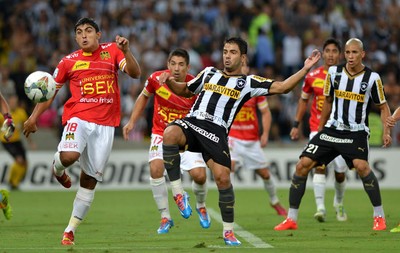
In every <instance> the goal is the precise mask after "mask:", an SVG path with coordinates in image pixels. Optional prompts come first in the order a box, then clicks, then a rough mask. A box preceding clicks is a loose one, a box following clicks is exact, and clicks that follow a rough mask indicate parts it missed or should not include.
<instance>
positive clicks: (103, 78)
mask: <svg viewBox="0 0 400 253" xmlns="http://www.w3.org/2000/svg"><path fill="white" fill-rule="evenodd" d="M81 92H82V95H86V94H89V95H92V94H110V93H115V89H114V75H100V76H95V77H90V78H84V79H82V89H81Z"/></svg>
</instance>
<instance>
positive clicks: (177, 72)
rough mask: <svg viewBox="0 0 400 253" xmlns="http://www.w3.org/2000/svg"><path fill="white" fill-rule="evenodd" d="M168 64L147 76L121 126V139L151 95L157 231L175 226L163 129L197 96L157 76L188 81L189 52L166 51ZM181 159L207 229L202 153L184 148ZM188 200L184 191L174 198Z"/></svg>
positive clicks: (151, 158)
mask: <svg viewBox="0 0 400 253" xmlns="http://www.w3.org/2000/svg"><path fill="white" fill-rule="evenodd" d="M167 65H168V69H167V70H162V71H156V72H154V73H153V74H151V75H150V76H149V78H148V79H147V81H146V83H145V87H144V88H143V91H142V93H141V94H140V96H139V98H138V99H137V101H136V103H135V107H134V109H133V111H132V113H131V118H130V120H129V122H128V123H127V124H126V125H125V126H124V127H123V135H124V138H125V139H126V140H128V138H129V132H130V131H131V130H132V129H134V127H135V124H136V122H137V121H138V119H139V118H140V117H141V115H142V114H143V111H144V109H145V107H146V104H147V102H148V100H149V97H150V96H151V95H154V111H153V126H152V134H151V144H150V149H149V165H150V185H151V189H152V192H153V198H154V200H155V202H156V205H157V207H158V210H159V211H160V213H161V223H160V227H159V228H158V230H157V232H158V233H159V234H165V233H168V232H169V230H170V228H171V227H172V226H173V225H174V222H173V220H172V219H171V214H170V211H169V204H168V189H167V184H166V181H165V177H164V174H166V173H165V168H164V162H163V148H162V144H163V132H164V129H165V127H166V126H167V125H168V124H169V123H170V122H172V121H173V120H175V119H180V118H183V117H184V116H185V115H186V114H187V113H188V112H189V110H190V108H191V107H192V105H193V103H194V101H195V100H196V98H197V96H192V97H190V98H185V97H180V96H178V95H176V94H175V93H173V92H172V91H171V90H170V89H169V88H168V86H167V85H166V84H162V85H160V84H159V79H160V75H162V74H163V73H164V72H168V73H171V75H173V76H174V77H175V78H176V79H177V80H179V81H182V82H183V81H185V82H188V81H190V80H191V79H193V76H192V75H190V74H188V71H189V68H190V65H189V54H188V52H187V51H186V50H184V49H180V48H178V49H175V50H174V51H172V52H171V53H170V54H169V57H168V62H167ZM181 159H182V163H181V169H182V170H183V171H188V172H189V174H190V176H191V177H192V178H193V181H192V188H193V192H194V193H195V195H196V200H197V204H196V210H197V213H198V214H199V218H200V225H201V226H202V227H203V228H208V227H209V226H210V217H209V215H208V213H207V209H206V206H205V200H206V196H207V187H206V179H207V176H206V164H205V162H204V160H203V157H202V155H201V153H195V152H189V151H186V152H183V153H181ZM187 199H188V194H187V193H186V192H185V193H184V194H183V195H181V196H179V197H176V198H175V201H177V202H179V201H186V200H187ZM178 206H179V204H178ZM180 211H181V210H180ZM181 214H182V216H183V217H184V218H186V219H187V218H189V216H190V214H191V210H190V211H189V212H188V213H182V212H181Z"/></svg>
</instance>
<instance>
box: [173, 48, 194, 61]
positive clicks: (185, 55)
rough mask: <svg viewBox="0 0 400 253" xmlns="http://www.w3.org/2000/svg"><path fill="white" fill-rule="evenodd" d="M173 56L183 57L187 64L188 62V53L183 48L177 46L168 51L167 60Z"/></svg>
mask: <svg viewBox="0 0 400 253" xmlns="http://www.w3.org/2000/svg"><path fill="white" fill-rule="evenodd" d="M173 56H180V57H182V58H184V59H185V61H186V63H187V65H189V63H190V58H189V53H188V52H187V51H186V50H185V49H183V48H177V49H175V50H173V51H172V52H171V53H169V56H168V62H169V61H170V60H171V58H172V57H173Z"/></svg>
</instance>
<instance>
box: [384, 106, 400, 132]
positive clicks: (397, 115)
mask: <svg viewBox="0 0 400 253" xmlns="http://www.w3.org/2000/svg"><path fill="white" fill-rule="evenodd" d="M399 120H400V107H398V108H397V109H396V110H395V111H394V112H393V114H392V116H389V117H387V119H386V125H388V127H394V125H396V122H397V121H399Z"/></svg>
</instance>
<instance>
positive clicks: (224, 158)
mask: <svg viewBox="0 0 400 253" xmlns="http://www.w3.org/2000/svg"><path fill="white" fill-rule="evenodd" d="M246 54H247V42H246V41H244V40H243V39H241V38H237V37H234V38H229V39H227V40H226V41H225V43H224V48H223V55H222V58H223V64H224V69H223V70H219V69H216V68H213V67H207V68H205V69H204V70H203V71H202V72H201V73H200V74H198V75H197V77H196V78H194V79H193V80H191V81H190V82H188V83H185V82H179V83H178V82H176V81H175V80H174V78H173V77H172V76H170V75H169V74H168V73H165V75H164V76H162V77H160V83H163V82H164V81H166V82H167V84H168V87H170V89H171V90H172V91H173V92H174V93H176V94H178V95H180V96H186V97H190V96H193V94H199V96H198V98H197V100H196V102H195V104H194V105H193V107H192V109H191V111H190V112H189V113H188V115H187V116H186V117H185V118H183V119H179V120H176V121H174V122H172V123H171V124H170V125H169V126H168V127H167V128H166V129H165V131H164V143H163V150H164V153H163V158H164V165H165V168H166V170H167V172H168V176H169V179H170V181H171V188H172V194H173V195H174V196H179V195H183V192H184V190H183V187H182V183H181V175H180V170H179V164H180V160H179V159H180V157H179V150H182V149H187V150H191V151H195V152H201V153H202V155H203V158H204V161H206V163H207V165H208V167H209V168H210V169H211V171H212V173H213V176H214V179H215V182H216V184H217V188H218V190H219V207H220V210H221V215H222V220H223V238H224V241H225V244H227V245H232V246H237V245H240V242H239V241H238V240H237V239H236V237H235V236H234V234H233V223H234V203H235V197H234V192H233V188H232V185H231V182H230V166H231V159H230V153H229V147H228V132H229V128H230V126H231V124H232V122H233V120H234V118H235V116H236V114H237V112H239V110H240V108H241V107H242V105H243V104H244V103H245V102H246V101H247V100H249V99H250V98H251V97H254V96H263V95H264V96H267V95H273V94H282V93H288V92H289V91H291V90H292V89H293V88H294V87H295V86H296V85H297V84H298V83H299V82H300V80H301V79H302V78H303V77H304V76H305V75H306V74H307V72H308V71H309V70H310V69H311V68H312V67H313V66H314V65H315V64H316V63H317V62H318V60H319V59H320V57H321V53H320V52H319V51H318V50H314V51H313V53H312V55H311V56H309V57H308V58H307V59H306V60H305V62H304V67H303V68H302V69H301V70H299V71H298V72H297V73H295V74H293V75H292V76H290V77H289V78H287V79H286V80H284V81H281V82H280V81H274V80H272V79H267V78H264V77H260V76H255V75H249V76H246V75H244V74H243V73H242V72H241V68H242V65H243V64H245V62H246V60H247V55H246ZM177 204H178V206H179V207H180V208H182V207H183V208H190V207H189V203H188V200H187V199H183V200H182V202H179V203H178V202H177Z"/></svg>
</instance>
